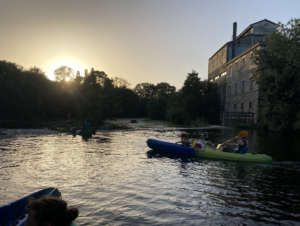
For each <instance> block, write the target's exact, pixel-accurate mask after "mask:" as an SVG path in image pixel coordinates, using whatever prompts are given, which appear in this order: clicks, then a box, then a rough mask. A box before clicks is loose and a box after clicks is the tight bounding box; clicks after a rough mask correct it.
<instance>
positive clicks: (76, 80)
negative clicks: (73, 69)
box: [74, 71, 83, 85]
mask: <svg viewBox="0 0 300 226" xmlns="http://www.w3.org/2000/svg"><path fill="white" fill-rule="evenodd" d="M82 81H83V77H81V75H80V71H77V73H76V77H75V79H74V82H75V84H77V85H79V84H80V83H81V82H82Z"/></svg>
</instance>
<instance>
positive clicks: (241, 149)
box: [234, 139, 248, 154]
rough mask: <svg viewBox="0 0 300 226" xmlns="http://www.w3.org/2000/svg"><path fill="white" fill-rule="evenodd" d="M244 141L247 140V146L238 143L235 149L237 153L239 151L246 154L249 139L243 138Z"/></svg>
mask: <svg viewBox="0 0 300 226" xmlns="http://www.w3.org/2000/svg"><path fill="white" fill-rule="evenodd" d="M243 141H244V142H246V146H244V147H243V146H240V145H238V146H237V148H236V149H235V150H234V152H235V153H239V154H246V152H247V151H248V141H247V140H246V139H243Z"/></svg>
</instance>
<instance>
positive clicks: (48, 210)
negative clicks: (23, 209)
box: [25, 197, 79, 226]
mask: <svg viewBox="0 0 300 226" xmlns="http://www.w3.org/2000/svg"><path fill="white" fill-rule="evenodd" d="M27 208H28V209H30V210H29V214H28V218H27V223H26V225H25V226H70V225H71V224H72V221H73V220H75V219H76V218H77V216H78V213H79V211H78V209H77V208H76V207H71V208H69V209H68V208H67V203H66V202H65V201H64V200H62V199H58V198H56V197H42V198H39V199H34V198H32V199H30V200H29V203H28V205H27Z"/></svg>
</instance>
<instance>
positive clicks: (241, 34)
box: [208, 19, 276, 60]
mask: <svg viewBox="0 0 300 226" xmlns="http://www.w3.org/2000/svg"><path fill="white" fill-rule="evenodd" d="M263 21H268V22H269V23H272V24H276V23H274V22H272V21H270V20H267V19H264V20H260V21H258V22H255V23H253V24H250V25H249V26H248V27H247V28H246V29H245V30H244V31H243V32H242V33H240V34H239V35H238V36H237V37H236V38H237V39H238V38H240V37H241V36H243V34H244V33H246V32H247V31H248V30H249V29H250V28H252V26H253V25H254V24H258V23H260V22H263ZM230 42H231V41H230ZM230 42H226V43H225V44H224V45H223V46H222V47H221V48H220V49H218V50H217V51H216V52H215V53H214V54H213V55H212V56H211V57H210V58H209V59H208V60H210V59H211V58H213V57H214V56H215V55H216V54H217V53H218V52H219V51H220V50H221V49H222V48H223V47H224V46H225V45H227V44H229V43H230Z"/></svg>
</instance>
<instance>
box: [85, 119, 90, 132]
mask: <svg viewBox="0 0 300 226" xmlns="http://www.w3.org/2000/svg"><path fill="white" fill-rule="evenodd" d="M84 128H85V129H86V130H87V129H90V128H91V123H90V121H89V119H88V118H87V119H86V120H85V123H84Z"/></svg>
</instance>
